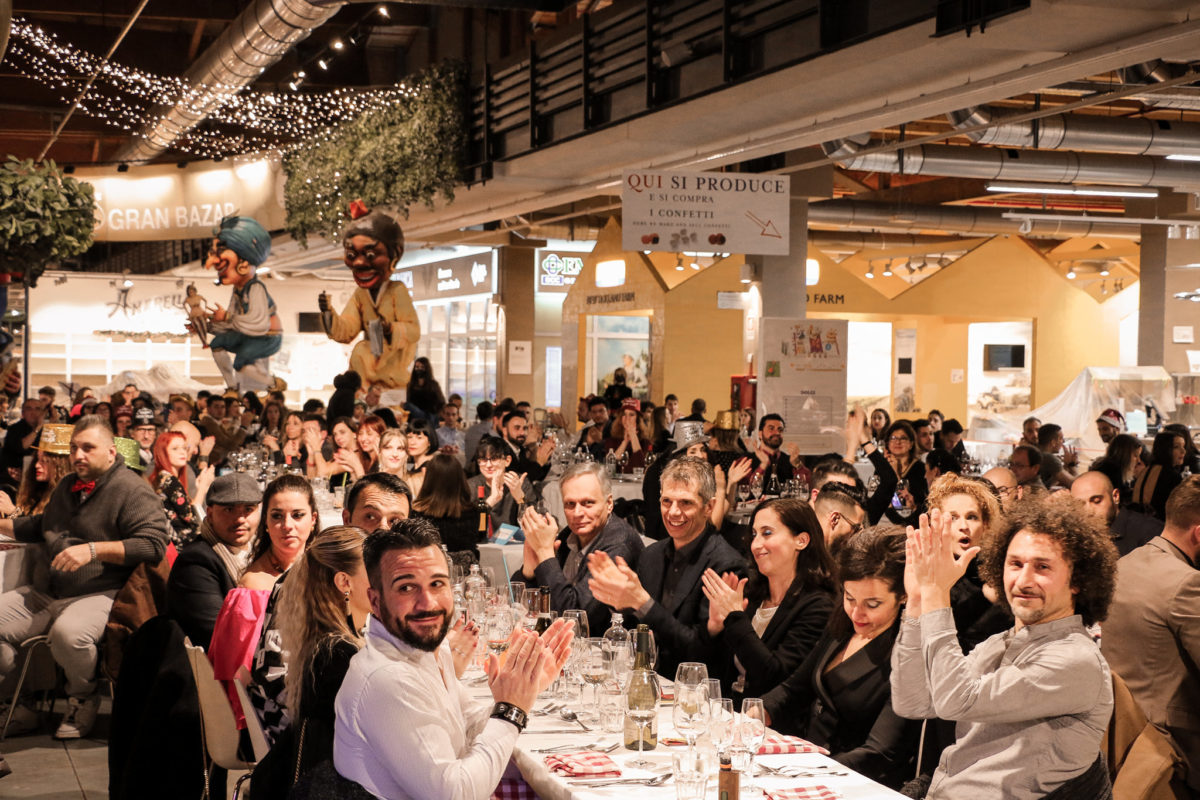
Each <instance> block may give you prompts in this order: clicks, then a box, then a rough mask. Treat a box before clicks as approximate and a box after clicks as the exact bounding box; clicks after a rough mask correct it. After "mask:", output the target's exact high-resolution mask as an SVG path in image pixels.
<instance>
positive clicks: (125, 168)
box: [117, 164, 129, 172]
mask: <svg viewBox="0 0 1200 800" xmlns="http://www.w3.org/2000/svg"><path fill="white" fill-rule="evenodd" d="M117 172H129V165H128V164H118V165H117Z"/></svg>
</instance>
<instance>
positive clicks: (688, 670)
mask: <svg viewBox="0 0 1200 800" xmlns="http://www.w3.org/2000/svg"><path fill="white" fill-rule="evenodd" d="M706 680H708V666H707V665H705V664H702V663H700V662H699V661H684V662H683V663H681V664H680V665H679V666H678V667H676V668H675V685H676V686H681V685H682V686H699V685H701V684H703V683H704V682H705V681H706Z"/></svg>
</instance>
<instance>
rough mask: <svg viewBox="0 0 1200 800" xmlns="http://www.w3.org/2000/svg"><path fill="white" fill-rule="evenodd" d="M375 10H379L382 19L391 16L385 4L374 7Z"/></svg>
mask: <svg viewBox="0 0 1200 800" xmlns="http://www.w3.org/2000/svg"><path fill="white" fill-rule="evenodd" d="M375 10H376V11H378V12H379V16H381V17H383V18H384V19H390V18H391V14H389V13H388V8H387V6H379V7H378V8H376V9H375Z"/></svg>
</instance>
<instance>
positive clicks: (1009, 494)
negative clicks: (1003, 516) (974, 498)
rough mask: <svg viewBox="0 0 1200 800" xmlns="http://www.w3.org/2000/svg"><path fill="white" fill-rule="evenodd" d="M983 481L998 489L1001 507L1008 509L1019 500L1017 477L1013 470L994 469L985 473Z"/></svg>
mask: <svg viewBox="0 0 1200 800" xmlns="http://www.w3.org/2000/svg"><path fill="white" fill-rule="evenodd" d="M983 479H984V480H985V481H987V482H988V483H990V484H991V485H992V486H995V487H996V494H997V495H998V496H999V499H1000V507H1001V508H1007V507H1008V506H1009V505H1010V504H1011V503H1015V502H1016V500H1017V476H1016V475H1015V474H1013V471H1012V470H1011V469H1006V468H1005V467H992V468H991V469H989V470H988V471H987V472H985V473H983Z"/></svg>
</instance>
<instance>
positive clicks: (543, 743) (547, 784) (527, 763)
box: [478, 687, 903, 800]
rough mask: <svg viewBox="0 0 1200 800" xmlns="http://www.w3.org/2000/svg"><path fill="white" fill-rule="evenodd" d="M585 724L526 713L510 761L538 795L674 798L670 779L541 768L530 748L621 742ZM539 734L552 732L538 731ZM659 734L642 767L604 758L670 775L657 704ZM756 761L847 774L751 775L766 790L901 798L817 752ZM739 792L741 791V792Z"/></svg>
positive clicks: (667, 711)
mask: <svg viewBox="0 0 1200 800" xmlns="http://www.w3.org/2000/svg"><path fill="white" fill-rule="evenodd" d="M478 694H479V696H486V695H487V689H486V687H483V688H481V689H479V690H478ZM546 706H547V701H546V700H544V699H540V700H539V701H538V703H537V705H536V706H535V707H534V710H535V712H536V711H538V710H540V709H543V708H545V707H546ZM587 724H588V725H589V727H591V728H592V729H593V730H592V732H587V731H584V730H582V729H580V730H579V732H578V733H576V732H571V733H559V732H558V731H563V730H566V729H569V728H573V727H576V724H575V723H571V722H567V721H565V720H563V719H562V718H561V717H559V715H558V714H549V715H543V714H538V713H534V714H531V715H530V723H529V727H528V728H526V729H525V732H524V733H522V734H521V736H520V737H518V739H517V746H516V749H515V750H514V751H513V761H514V762H515V763H516V766H517V769H519V770H520V772H521V776H522V777H523V778H524V779H525V781H526V782H527V783H528V784H529V785H530V787H532V788H533V790H534V791H535V792H536V793H537V795H538V797H541V798H543V799H544V800H607V799H608V798H617V797H630V796H634V795H636V796H637V797H639V798H640V799H641V800H674V798H675V784H674V782H673V781H670V780H668V781H667V782H666V783H664V784H663V785H662V786H643V785H639V784H633V785H617V786H610V787H604V788H594V787H587V786H579V785H573V784H571V783H569V781H572V780H576V779H575V778H568V777H564V776H561V775H554V774H552V773H551V772H550V770H549V769H548V768H547V767H546V755H545V754H543V753H535V752H534V750H535V749H540V748H547V747H554V746H556V745H563V744H572V743H578V744H579V745H580V746H581V748H582V746H583V745H586V744H589V743H592V742H597V741H598V742H601V743H603V744H604V745H610V744H613V743H615V742H616V741H618V740H619V739H620V738H621V734H618V733H603V732H600V731H599V730H598V726H596V725H592V724H591V722H590V720H588V721H587ZM543 731H555V732H554V733H543ZM658 732H659V733H658V735H659V739H660V742H659V745H658V747H657V748H655V749H654V750H651V751H647V752H646V754H645V756H646V758H647V760H649V761H651V762H653V763H652V765H651V766H650V767H648V768H646V769H637V768H635V767H630V766H628V762H629V761H632V760H635V759H636V758H637V753H636V752H635V751H632V750H626V749H625V748H624V747H619V748H617V749H616V750H614V751H613V752H611V753H609V754H608V756H609V758H611V759H613V760H614V761H615V762H617V764H618V766H619V767H620V769H621V777H622V778H638V777H647V778H649V777H654V776H655V775H658V774H661V773H664V772H668V771H670V769H671V755H672V753H675V752H678V751H679V750H680V749H682V746H680V747H675V746H664V745H663V744H662V742H661V739H662V738H663V737H667V738H671V737H674V736H675V735H676V734H675V729H674V725H673V724H672V721H671V705H670V703H663V704H661V705H660V706H659V710H658ZM567 752H572V751H567ZM755 763H756V764H765V765H767V766H769V767H802V768H814V767H815V768H817V770H818V771H820V770H822V769H830V770H832V771H838V772H846V773H847V774H846V775H827V776H823V777H819V778H789V777H785V776H778V775H758V776H756V777H755V778H754V784H755V786H758V787H762V788H765V789H766V790H767V791H770V790H771V789H785V788H797V787H801V786H803V787H808V788H812V787H815V786H825V787H828V788H829V789H831V790H833V791H835V792H837V793H838V794H839V795H840V796H841V797H843V798H845V800H895V798H901V797H903V795H901V794H899V793H898V792H895V791H892V790H891V789H888V788H887V787H885V786H881V785H880V784H878V783H875V782H874V781H872V780H870V779H869V778H867V777H865V776H863V775H860V774H858V773H856V772H854V771H853V770H850V769H847V768H846V767H843V766H842V765H840V764H838V763H837V762H836V761H834V760H833V759H832V758H829V757H828V756H823V755H819V754H816V753H809V754H796V755H771V756H758V757H756V758H755ZM742 785H743V787H745V786H746V779H745V777H743V778H742ZM716 786H717V778H716V774H715V773H714V774H713V776H712V778H711V779H710V780H709V782H708V787H707V789H706V791H705V794H704V796H705V798H710V797H715V796H716ZM743 794H745V793H744V792H743Z"/></svg>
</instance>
